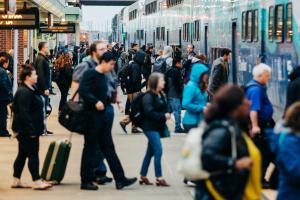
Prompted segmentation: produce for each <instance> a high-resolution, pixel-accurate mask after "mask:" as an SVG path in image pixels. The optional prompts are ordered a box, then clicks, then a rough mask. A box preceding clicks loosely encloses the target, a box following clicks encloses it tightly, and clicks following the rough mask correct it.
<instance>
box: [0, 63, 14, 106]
mask: <svg viewBox="0 0 300 200" xmlns="http://www.w3.org/2000/svg"><path fill="white" fill-rule="evenodd" d="M12 97H13V93H12V82H11V79H10V78H9V76H8V74H7V71H6V70H5V69H4V68H3V67H1V66H0V103H9V102H11V101H12Z"/></svg>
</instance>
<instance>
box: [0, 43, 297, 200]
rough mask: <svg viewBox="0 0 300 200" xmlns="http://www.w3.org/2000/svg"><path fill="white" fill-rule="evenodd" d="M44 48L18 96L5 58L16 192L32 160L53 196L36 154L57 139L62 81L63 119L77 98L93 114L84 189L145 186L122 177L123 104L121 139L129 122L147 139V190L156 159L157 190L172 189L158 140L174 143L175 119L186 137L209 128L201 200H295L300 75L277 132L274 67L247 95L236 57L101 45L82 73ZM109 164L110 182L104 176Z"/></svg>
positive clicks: (3, 100)
mask: <svg viewBox="0 0 300 200" xmlns="http://www.w3.org/2000/svg"><path fill="white" fill-rule="evenodd" d="M38 49H39V52H38V54H37V57H36V59H35V61H34V63H33V64H26V65H23V66H22V69H21V71H20V76H19V77H20V78H19V84H20V86H19V88H18V90H17V92H16V94H15V95H14V96H13V93H12V75H11V73H12V72H11V70H9V69H10V67H9V66H11V65H10V61H11V57H10V56H9V54H8V53H0V120H1V121H0V135H1V136H9V135H10V134H9V133H8V131H7V115H8V114H7V106H8V105H9V104H10V103H12V110H13V112H14V116H13V123H12V130H13V131H14V132H15V133H17V136H16V137H17V139H18V142H19V147H18V149H19V152H18V155H17V158H16V160H15V163H14V174H13V177H14V183H13V185H12V187H13V188H27V187H29V186H28V185H26V184H24V183H22V182H21V174H22V170H23V168H24V164H25V160H26V158H28V160H29V165H28V166H29V170H30V172H31V175H32V179H33V181H34V185H33V186H32V188H34V189H48V188H51V187H52V185H51V184H49V183H46V182H44V181H42V180H41V178H40V176H39V158H38V154H39V137H40V136H41V135H43V134H49V133H51V132H50V131H47V128H46V115H47V112H48V109H49V105H50V98H49V95H50V94H51V87H52V81H55V82H56V83H57V86H58V88H59V90H60V93H61V99H60V103H59V111H60V110H61V109H62V107H63V106H64V105H65V103H66V101H67V98H68V94H69V90H70V89H71V91H70V93H71V96H72V97H74V98H73V99H75V100H79V99H81V100H83V101H84V103H85V109H86V110H87V111H88V113H89V119H90V120H89V121H88V124H86V129H85V130H86V131H85V133H84V148H83V152H82V160H81V170H80V175H81V189H83V190H97V189H98V186H97V185H96V184H95V183H97V184H100V185H102V184H106V183H109V182H112V180H113V179H114V180H115V183H116V189H122V188H124V187H127V186H130V185H132V184H134V183H135V182H136V181H137V180H138V179H137V178H127V177H126V176H125V172H124V170H123V166H122V164H121V161H120V159H119V157H118V154H117V152H116V149H115V147H114V142H113V137H112V124H113V121H114V115H115V114H114V113H115V111H114V107H113V106H112V105H113V104H116V105H117V107H118V108H119V109H120V110H121V111H122V108H123V105H122V104H123V103H124V104H125V116H124V119H123V120H122V121H121V122H120V123H119V124H120V126H121V128H122V130H123V131H124V132H125V133H127V129H126V128H127V126H128V125H129V124H130V123H131V124H132V129H131V132H132V133H134V134H138V133H144V135H145V137H146V139H147V141H148V144H147V147H145V149H146V153H145V156H144V160H143V163H142V164H141V170H140V178H139V183H140V184H145V185H153V183H152V182H151V181H150V179H148V177H147V174H148V168H149V165H150V162H151V159H152V157H154V168H155V177H156V182H155V184H156V185H157V186H163V187H169V186H170V184H169V183H168V182H167V181H166V180H165V179H164V178H163V172H162V166H161V159H162V154H163V146H162V142H161V139H162V138H164V137H168V136H169V129H168V126H167V121H168V120H171V119H172V117H171V116H172V114H173V115H174V119H175V130H174V132H175V134H178V133H186V134H188V132H189V131H190V130H191V129H194V128H197V127H198V126H199V124H200V123H202V124H205V129H204V133H203V136H202V137H203V138H202V144H199V145H201V146H202V154H201V156H200V158H199V159H201V160H202V163H203V168H204V169H205V170H206V171H208V172H210V173H211V174H214V175H212V176H211V177H209V179H206V180H199V181H193V182H194V183H195V184H196V199H197V200H204V199H205V200H208V199H236V200H238V199H253V200H255V199H260V198H261V190H262V188H274V189H277V188H278V189H279V194H278V199H295V198H297V197H298V193H299V186H300V182H299V181H298V179H299V176H300V174H299V173H298V171H299V169H300V168H299V167H298V166H300V160H299V158H298V156H297V153H298V152H299V150H300V149H299V144H300V140H299V131H300V130H299V129H300V127H299V122H300V121H299V120H300V105H299V102H298V101H299V100H300V93H299V91H300V90H299V87H300V84H299V80H300V79H299V78H300V73H299V67H296V68H295V70H294V72H292V73H291V74H290V77H289V78H290V82H289V85H288V88H287V105H286V109H285V113H283V119H282V120H281V122H280V123H278V125H277V126H276V128H274V127H275V120H274V118H273V106H272V103H271V101H270V99H269V97H268V93H267V83H268V81H269V79H270V76H271V73H272V70H271V67H269V66H268V65H266V64H263V63H259V64H257V65H256V66H255V67H254V68H253V70H252V74H253V80H251V81H250V82H249V83H247V84H246V85H245V86H243V87H239V86H235V85H231V84H229V71H230V70H229V66H230V60H231V51H230V50H229V49H223V50H222V52H221V57H220V58H217V59H216V60H215V61H213V62H212V65H211V66H210V65H209V64H208V60H207V59H206V56H205V55H203V54H200V55H197V54H196V53H195V51H194V46H193V45H192V44H190V45H188V48H187V54H186V55H184V56H182V55H181V53H179V52H176V51H173V49H172V47H170V46H165V47H164V48H163V49H160V50H159V53H158V54H155V48H154V47H153V46H152V45H151V44H149V45H144V46H142V47H141V48H140V47H139V45H138V44H132V45H131V48H130V49H129V50H128V51H127V52H126V51H125V50H124V46H122V45H119V44H117V43H112V44H107V43H105V42H103V41H96V42H94V43H93V44H91V45H90V47H89V48H87V49H86V50H85V52H84V53H83V54H82V56H81V57H80V62H79V64H78V63H76V62H74V57H73V53H71V52H68V51H63V52H61V53H59V54H58V55H57V56H56V57H55V58H51V57H49V56H50V55H51V54H50V51H49V48H48V44H47V43H46V42H40V43H39V46H38ZM77 59H78V58H77ZM77 64H78V65H77ZM51 65H53V67H51ZM120 91H122V92H123V94H124V95H127V100H126V103H125V102H122V101H121V95H122V94H120ZM138 99H141V100H140V101H139V100H138ZM138 103H139V105H135V104H138ZM133 106H135V107H137V108H138V109H140V110H139V111H140V112H139V113H138V114H139V115H141V116H142V120H141V121H137V120H136V117H137V116H136V115H134V114H136V113H133V112H134V110H133V109H132V108H133ZM182 113H184V114H183V119H182V117H181V116H182ZM104 160H106V161H107V163H108V165H109V169H110V170H111V172H112V174H113V179H112V178H110V177H107V176H106V173H107V167H106V165H105V163H104ZM270 163H273V164H275V166H276V167H275V170H274V171H273V173H272V175H271V177H267V176H266V174H267V169H268V167H269V165H270ZM216 172H217V173H216ZM187 181H189V180H186V179H185V183H186V182H187Z"/></svg>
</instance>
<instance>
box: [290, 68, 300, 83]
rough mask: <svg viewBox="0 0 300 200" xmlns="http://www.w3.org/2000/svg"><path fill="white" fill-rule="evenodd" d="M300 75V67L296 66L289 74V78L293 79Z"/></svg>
mask: <svg viewBox="0 0 300 200" xmlns="http://www.w3.org/2000/svg"><path fill="white" fill-rule="evenodd" d="M298 77H300V67H296V68H295V69H294V71H293V72H292V73H291V74H290V75H289V79H290V80H291V81H293V80H295V79H296V78H298Z"/></svg>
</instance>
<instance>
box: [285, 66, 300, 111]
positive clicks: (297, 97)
mask: <svg viewBox="0 0 300 200" xmlns="http://www.w3.org/2000/svg"><path fill="white" fill-rule="evenodd" d="M289 79H290V82H289V85H288V90H287V96H286V106H285V110H287V109H288V107H290V106H291V105H292V104H293V103H295V102H297V101H300V65H298V66H297V67H296V68H295V69H294V71H293V72H292V73H291V74H290V75H289Z"/></svg>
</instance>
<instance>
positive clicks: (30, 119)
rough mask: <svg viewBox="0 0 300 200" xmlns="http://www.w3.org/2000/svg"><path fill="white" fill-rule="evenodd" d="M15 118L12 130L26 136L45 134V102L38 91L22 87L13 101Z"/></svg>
mask: <svg viewBox="0 0 300 200" xmlns="http://www.w3.org/2000/svg"><path fill="white" fill-rule="evenodd" d="M13 112H14V118H13V123H12V129H13V131H14V132H16V133H19V134H23V135H24V136H40V135H42V134H43V133H44V129H45V126H44V102H43V99H42V97H41V96H40V94H39V92H38V91H37V89H35V88H34V90H32V89H30V88H29V87H27V86H26V85H21V86H20V87H19V88H18V90H17V92H16V94H15V97H14V99H13Z"/></svg>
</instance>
